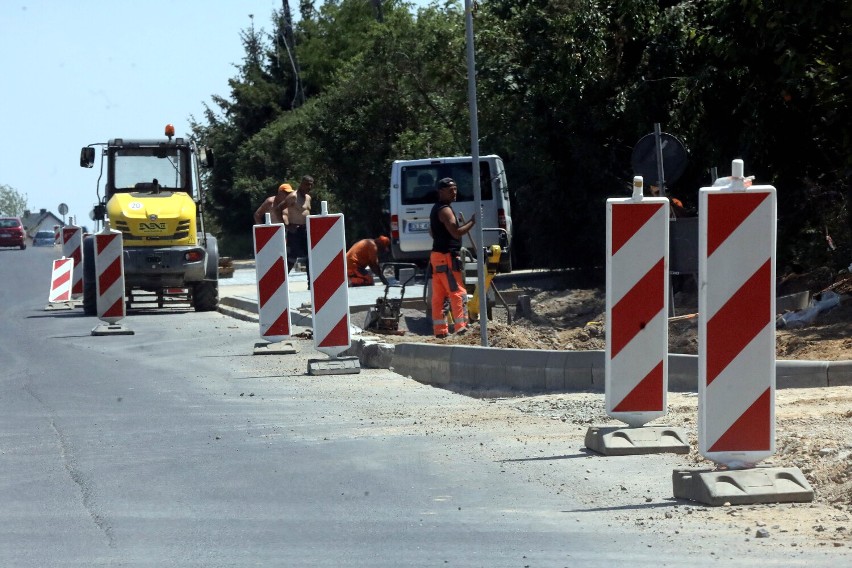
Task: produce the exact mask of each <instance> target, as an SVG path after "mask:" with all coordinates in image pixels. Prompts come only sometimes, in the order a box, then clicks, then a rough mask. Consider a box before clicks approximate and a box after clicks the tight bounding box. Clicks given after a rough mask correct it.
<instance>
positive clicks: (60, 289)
mask: <svg viewBox="0 0 852 568" xmlns="http://www.w3.org/2000/svg"><path fill="white" fill-rule="evenodd" d="M73 270H74V259H71V258H66V257H64V256H63V257H62V258H57V259H56V260H54V261H53V270H52V271H51V273H50V294H48V297H47V301H48V302H50V303H54V302H70V301H71V275H72V273H73Z"/></svg>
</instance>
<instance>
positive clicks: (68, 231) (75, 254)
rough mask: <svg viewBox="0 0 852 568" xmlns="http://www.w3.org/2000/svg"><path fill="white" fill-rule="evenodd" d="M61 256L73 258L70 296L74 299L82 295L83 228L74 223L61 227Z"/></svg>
mask: <svg viewBox="0 0 852 568" xmlns="http://www.w3.org/2000/svg"><path fill="white" fill-rule="evenodd" d="M62 256H65V257H68V258H71V259H73V260H74V273H73V276H72V279H71V280H72V283H71V296H72V297H73V298H75V299H77V298H80V297H81V296H82V295H83V229H82V228H81V227H76V226H74V225H66V226H65V227H62Z"/></svg>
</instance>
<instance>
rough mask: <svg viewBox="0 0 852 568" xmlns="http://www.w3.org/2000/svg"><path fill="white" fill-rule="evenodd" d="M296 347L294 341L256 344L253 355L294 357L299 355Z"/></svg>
mask: <svg viewBox="0 0 852 568" xmlns="http://www.w3.org/2000/svg"><path fill="white" fill-rule="evenodd" d="M298 351H299V350H298V349H297V348H296V345H295V344H294V343H293V342H292V341H280V342H278V343H255V344H254V351H253V352H252V355H292V354H293V353H298Z"/></svg>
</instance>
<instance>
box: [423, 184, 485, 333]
mask: <svg viewBox="0 0 852 568" xmlns="http://www.w3.org/2000/svg"><path fill="white" fill-rule="evenodd" d="M457 197H458V188H457V187H456V182H455V181H453V180H452V178H443V179H442V180H440V181H438V202H437V203H436V204H435V205H434V206H433V207H432V213H431V214H430V215H429V233H430V234H431V235H432V253H431V254H430V255H429V264H431V265H432V331H434V333H435V337H446V336H447V334H448V333H449V326H448V325H447V320H446V319H444V300H446V299H448V298H449V300H450V309H451V310H452V313H453V321H454V322H455V323H454V328H455V329H454V330H453V331H454V332H455V333H465V332H466V331H467V305H466V303H465V300H466V299H467V290H465V287H464V276H462V265H461V258H459V251H460V250H461V238H462V237H463V236H464V235H466V234H467V233H469V232H470V230H471V229H472V228H473V226H474V224H475V223H476V215H471V217H470V220H469V221H468V222H467V223H464V224H462V225H459V222H458V219H457V218H456V212H455V211H454V210H453V205H452V203H453V201H455V200H456V198H457Z"/></svg>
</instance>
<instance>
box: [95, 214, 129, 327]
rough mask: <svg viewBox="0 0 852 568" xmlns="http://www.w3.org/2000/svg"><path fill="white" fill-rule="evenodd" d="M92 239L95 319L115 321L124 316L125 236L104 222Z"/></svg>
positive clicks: (125, 313) (125, 312)
mask: <svg viewBox="0 0 852 568" xmlns="http://www.w3.org/2000/svg"><path fill="white" fill-rule="evenodd" d="M94 239H95V282H96V284H97V286H96V289H97V307H98V318H99V319H100V320H102V321H105V322H107V323H115V322H117V321H119V320H121V319H123V318H124V317H125V316H126V315H127V310H126V306H125V303H124V254H123V251H124V239H123V238H122V236H121V232H120V231H113V230H111V229H110V228H109V225H108V224H107V225H106V226H105V227H104V229H103V231H101V232H100V233H96V234H95V235H94Z"/></svg>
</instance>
